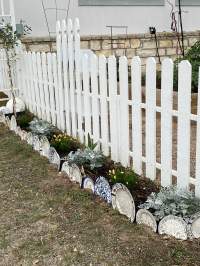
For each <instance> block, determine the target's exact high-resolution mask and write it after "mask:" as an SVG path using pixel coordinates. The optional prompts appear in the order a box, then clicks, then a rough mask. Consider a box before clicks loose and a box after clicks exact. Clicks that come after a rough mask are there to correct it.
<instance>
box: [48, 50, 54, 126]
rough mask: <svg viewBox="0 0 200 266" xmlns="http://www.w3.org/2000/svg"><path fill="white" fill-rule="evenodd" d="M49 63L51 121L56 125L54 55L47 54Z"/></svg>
mask: <svg viewBox="0 0 200 266" xmlns="http://www.w3.org/2000/svg"><path fill="white" fill-rule="evenodd" d="M47 63H48V69H47V73H48V81H49V82H48V83H49V98H50V110H51V120H52V124H53V125H54V126H55V125H56V106H55V94H54V88H53V69H52V55H51V54H50V53H48V54H47Z"/></svg>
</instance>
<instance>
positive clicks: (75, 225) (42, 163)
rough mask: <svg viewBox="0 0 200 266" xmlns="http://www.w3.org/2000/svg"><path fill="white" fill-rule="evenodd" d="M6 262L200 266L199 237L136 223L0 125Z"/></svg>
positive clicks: (0, 215) (1, 242)
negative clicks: (168, 235) (175, 235)
mask: <svg viewBox="0 0 200 266" xmlns="http://www.w3.org/2000/svg"><path fill="white" fill-rule="evenodd" d="M0 203H1V204H0V265H2V266H6V265H9V266H10V265H14V266H17V265H23V266H25V265H42V266H43V265H48V266H51V265H52V266H55V265H81V266H82V265H145V266H147V265H156V266H157V265H190V266H191V265H200V257H199V252H200V246H199V242H198V241H193V242H181V241H176V240H174V239H168V240H167V239H164V238H162V237H159V236H158V235H156V234H154V233H152V232H151V231H150V230H149V229H148V228H143V227H141V226H137V225H135V224H130V223H129V222H128V221H127V219H126V218H124V217H123V216H120V215H119V214H117V213H116V212H115V211H113V210H112V209H111V208H109V207H108V206H107V205H106V204H104V203H103V202H101V201H100V200H99V199H97V198H95V197H94V196H93V195H91V194H90V193H88V192H85V191H83V190H81V189H80V188H79V187H78V186H76V185H73V184H71V183H70V182H69V181H68V180H67V179H66V178H65V177H63V176H62V175H59V174H58V173H57V172H56V171H55V170H54V169H53V168H52V167H51V166H49V164H48V162H47V160H46V159H43V158H41V157H40V156H39V155H38V154H37V153H35V152H33V151H32V150H31V148H30V147H29V146H28V145H26V144H22V143H21V141H20V140H19V138H18V137H17V136H15V135H13V134H12V133H11V132H9V131H8V130H6V129H5V128H4V127H3V126H2V125H1V126H0Z"/></svg>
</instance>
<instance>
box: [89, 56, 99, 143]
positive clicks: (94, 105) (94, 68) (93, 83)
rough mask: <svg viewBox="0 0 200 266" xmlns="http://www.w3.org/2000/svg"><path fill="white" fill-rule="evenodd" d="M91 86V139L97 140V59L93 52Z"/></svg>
mask: <svg viewBox="0 0 200 266" xmlns="http://www.w3.org/2000/svg"><path fill="white" fill-rule="evenodd" d="M90 59H91V87H92V125H93V140H94V142H95V143H96V142H98V141H99V138H100V127H99V115H100V111H99V98H98V60H97V56H96V55H95V54H92V55H91V58H90Z"/></svg>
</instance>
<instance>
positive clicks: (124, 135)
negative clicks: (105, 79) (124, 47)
mask: <svg viewBox="0 0 200 266" xmlns="http://www.w3.org/2000/svg"><path fill="white" fill-rule="evenodd" d="M119 85H120V127H119V130H120V161H121V163H122V165H123V166H125V167H127V166H128V165H129V106H128V91H129V88H128V60H127V58H126V57H125V56H122V57H120V60H119Z"/></svg>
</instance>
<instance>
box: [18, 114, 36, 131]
mask: <svg viewBox="0 0 200 266" xmlns="http://www.w3.org/2000/svg"><path fill="white" fill-rule="evenodd" d="M33 118H34V115H33V114H32V113H30V112H29V111H28V110H26V111H25V112H23V113H19V114H17V125H18V126H20V127H21V128H22V129H27V128H28V127H29V123H30V122H31V121H32V120H33Z"/></svg>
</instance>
